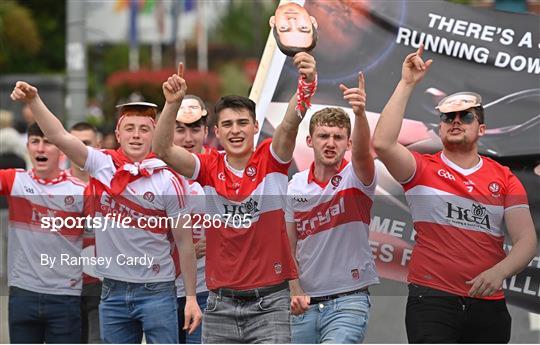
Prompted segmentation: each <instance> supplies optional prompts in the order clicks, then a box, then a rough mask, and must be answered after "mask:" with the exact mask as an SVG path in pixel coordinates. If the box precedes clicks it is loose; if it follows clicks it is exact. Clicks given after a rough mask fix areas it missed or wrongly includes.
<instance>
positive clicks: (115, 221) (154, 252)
mask: <svg viewBox="0 0 540 345" xmlns="http://www.w3.org/2000/svg"><path fill="white" fill-rule="evenodd" d="M11 98H12V99H13V100H19V101H24V102H26V103H27V104H28V105H29V106H30V108H31V109H32V112H33V113H34V115H35V118H36V121H37V123H38V124H40V126H42V129H43V132H44V133H45V134H46V135H47V137H48V138H49V140H50V141H51V142H52V143H54V144H55V145H57V146H58V147H59V148H60V149H61V150H62V151H63V152H64V153H65V154H66V155H67V156H68V157H69V159H71V161H72V162H73V163H74V164H76V165H77V166H80V167H84V169H85V170H86V171H88V172H89V174H90V176H91V179H90V195H89V196H88V198H87V200H85V203H86V205H85V211H86V213H87V214H88V215H89V216H90V217H88V218H90V219H92V221H91V223H92V224H91V226H92V227H94V228H95V230H96V258H97V259H99V260H98V261H97V262H96V273H97V274H98V275H99V276H102V277H104V279H103V288H102V293H101V303H100V307H99V309H100V329H101V337H102V340H103V341H104V342H107V343H140V342H141V340H142V335H143V332H144V335H145V337H146V341H147V342H148V343H177V342H178V326H177V323H178V318H177V304H176V288H175V284H174V280H175V278H176V275H177V274H178V273H179V272H178V268H179V267H178V266H179V265H178V251H179V259H180V266H181V269H182V272H183V274H184V282H185V286H186V291H187V292H188V296H192V298H189V299H188V301H187V305H186V308H185V314H186V322H185V324H184V327H185V328H186V329H187V328H189V330H190V331H191V332H192V331H194V330H195V328H197V326H198V325H199V323H200V320H201V312H200V310H199V307H198V305H197V303H196V301H195V299H194V295H195V274H196V261H195V251H194V248H193V242H192V238H191V231H182V230H183V229H185V228H184V226H185V224H183V223H182V222H177V223H178V224H176V229H172V226H171V225H170V223H167V226H157V227H156V226H153V225H151V223H150V222H148V219H151V218H158V217H159V218H172V219H176V218H178V217H180V216H181V215H183V214H186V213H188V212H189V211H188V207H187V205H186V202H185V194H186V193H185V192H184V191H185V190H186V189H187V185H186V183H185V180H184V179H183V178H181V177H179V176H178V175H177V174H175V173H174V172H173V171H171V170H170V169H168V168H167V166H166V164H165V163H164V162H163V161H161V160H159V159H157V158H156V157H155V155H154V154H153V153H152V152H151V144H152V137H153V135H154V127H155V118H156V115H157V106H156V105H155V104H152V103H145V102H136V103H128V104H123V105H120V106H118V107H117V108H118V111H119V115H120V118H119V120H118V122H117V126H116V138H117V140H118V142H119V143H120V148H119V149H118V150H97V149H94V148H92V147H90V146H85V145H84V144H83V143H82V142H81V141H80V140H79V139H78V138H77V137H75V136H73V135H72V134H70V133H68V132H67V131H66V130H65V129H64V127H63V126H62V123H61V122H60V121H59V120H58V118H56V116H54V114H52V113H51V112H50V111H49V110H48V109H47V107H46V106H45V104H44V103H43V102H42V100H41V98H40V97H39V96H38V90H37V88H35V87H33V86H31V85H29V84H28V83H25V82H17V84H16V86H15V88H14V90H13V92H12V94H11ZM141 220H143V221H141ZM144 220H146V221H144ZM173 230H174V237H173ZM175 239H176V241H177V242H178V245H179V248H177V247H176V245H175V243H174V241H175Z"/></svg>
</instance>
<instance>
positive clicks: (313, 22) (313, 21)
mask: <svg viewBox="0 0 540 345" xmlns="http://www.w3.org/2000/svg"><path fill="white" fill-rule="evenodd" d="M309 18H310V19H311V24H313V26H314V27H315V29H318V28H319V24H317V19H315V17H313V16H309Z"/></svg>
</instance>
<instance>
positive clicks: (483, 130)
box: [478, 123, 486, 137]
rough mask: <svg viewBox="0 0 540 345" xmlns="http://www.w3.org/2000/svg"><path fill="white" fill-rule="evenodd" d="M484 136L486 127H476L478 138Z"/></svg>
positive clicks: (482, 125)
mask: <svg viewBox="0 0 540 345" xmlns="http://www.w3.org/2000/svg"><path fill="white" fill-rule="evenodd" d="M484 134H486V125H485V124H483V123H482V124H481V125H480V126H478V136H479V137H483V136H484Z"/></svg>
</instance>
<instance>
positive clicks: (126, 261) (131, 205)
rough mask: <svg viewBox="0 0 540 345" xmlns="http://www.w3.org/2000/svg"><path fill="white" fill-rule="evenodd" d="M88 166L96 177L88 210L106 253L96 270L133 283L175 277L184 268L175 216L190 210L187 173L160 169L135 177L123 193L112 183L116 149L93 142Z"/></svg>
mask: <svg viewBox="0 0 540 345" xmlns="http://www.w3.org/2000/svg"><path fill="white" fill-rule="evenodd" d="M157 161H159V160H157ZM160 162H161V161H160ZM163 164H164V163H163ZM84 169H85V170H87V171H88V172H89V174H90V176H91V177H92V180H91V181H90V183H91V185H92V189H91V190H90V194H91V197H90V199H91V201H89V204H90V207H89V209H88V213H89V214H90V215H91V216H92V218H93V222H94V224H93V225H94V228H95V237H96V258H98V259H99V258H102V259H101V260H102V261H98V262H97V264H96V273H97V274H98V275H99V276H102V277H104V278H110V279H116V280H121V281H126V282H132V283H147V282H165V281H174V280H175V278H176V276H177V275H178V274H179V273H180V272H179V269H180V268H179V256H178V250H177V248H176V245H175V242H174V238H173V235H172V231H171V226H170V225H171V223H170V221H172V222H173V223H172V224H174V222H175V221H177V220H178V219H179V218H181V215H182V214H184V213H187V211H186V210H187V205H186V202H185V199H184V197H185V190H186V189H187V183H186V181H185V179H183V178H182V177H180V176H178V175H177V174H176V173H174V172H172V171H171V170H169V169H160V170H159V171H156V172H154V173H153V174H151V175H150V176H146V177H141V178H139V179H136V180H134V181H132V182H130V183H129V184H128V185H127V187H126V188H125V189H124V191H122V193H121V195H111V194H112V193H110V192H109V191H108V188H110V185H111V181H112V178H113V176H114V174H115V172H116V169H117V167H116V166H115V164H114V162H113V160H112V158H111V156H110V155H108V154H106V153H105V152H103V151H100V150H97V149H94V148H91V147H88V158H87V160H86V163H85V166H84ZM124 219H125V221H126V222H125V223H121V222H119V220H120V221H122V220H124ZM156 221H157V222H156ZM103 259H106V260H110V261H108V262H104V261H103Z"/></svg>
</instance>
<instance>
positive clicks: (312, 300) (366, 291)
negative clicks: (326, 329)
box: [309, 286, 369, 305]
mask: <svg viewBox="0 0 540 345" xmlns="http://www.w3.org/2000/svg"><path fill="white" fill-rule="evenodd" d="M359 294H368V295H369V289H368V287H367V286H366V287H363V288H361V289H358V290H353V291H347V292H340V293H337V294H334V295H328V296H320V297H311V298H310V301H309V304H310V305H311V304H318V303H321V302H327V301H331V300H333V299H336V298H340V297H345V296H351V295H359Z"/></svg>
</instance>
